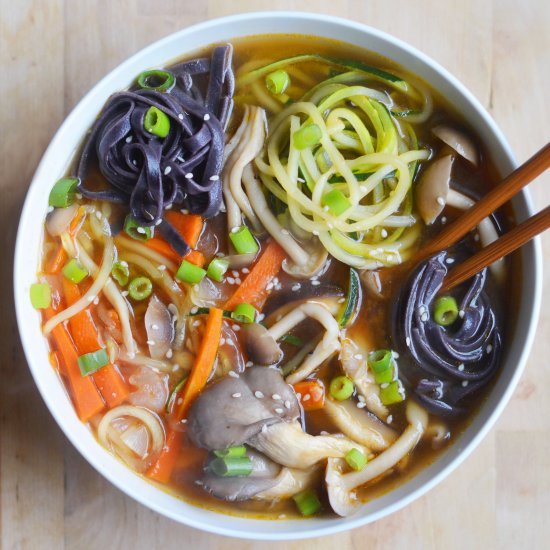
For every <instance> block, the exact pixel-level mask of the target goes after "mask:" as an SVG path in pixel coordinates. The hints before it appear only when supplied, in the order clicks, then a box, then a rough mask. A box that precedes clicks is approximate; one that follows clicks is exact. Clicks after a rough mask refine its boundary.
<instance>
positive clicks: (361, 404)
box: [357, 401, 367, 409]
mask: <svg viewBox="0 0 550 550" xmlns="http://www.w3.org/2000/svg"><path fill="white" fill-rule="evenodd" d="M366 406H367V404H366V403H365V402H364V401H359V403H357V408H358V409H364V408H365V407H366Z"/></svg>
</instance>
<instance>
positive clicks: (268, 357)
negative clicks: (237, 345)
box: [242, 323, 283, 365]
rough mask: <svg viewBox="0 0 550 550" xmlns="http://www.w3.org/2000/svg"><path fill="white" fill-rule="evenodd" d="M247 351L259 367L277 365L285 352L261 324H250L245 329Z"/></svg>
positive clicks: (243, 331)
mask: <svg viewBox="0 0 550 550" xmlns="http://www.w3.org/2000/svg"><path fill="white" fill-rule="evenodd" d="M242 335H243V337H244V341H245V346H246V351H247V353H248V357H249V358H250V360H251V361H252V362H253V363H255V364H257V365H275V364H276V363H278V362H279V361H280V360H281V358H282V356H283V352H282V350H281V348H280V346H279V344H277V340H275V338H273V336H272V335H271V334H270V333H269V331H268V330H267V329H266V328H265V327H264V326H263V325H260V324H259V323H250V324H247V325H245V326H244V327H243V329H242Z"/></svg>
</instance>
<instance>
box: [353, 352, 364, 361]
mask: <svg viewBox="0 0 550 550" xmlns="http://www.w3.org/2000/svg"><path fill="white" fill-rule="evenodd" d="M353 357H354V358H355V359H358V360H361V359H363V356H362V355H361V354H360V353H356V354H355V355H354V356H353Z"/></svg>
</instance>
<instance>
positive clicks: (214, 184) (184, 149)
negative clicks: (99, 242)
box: [77, 45, 234, 255]
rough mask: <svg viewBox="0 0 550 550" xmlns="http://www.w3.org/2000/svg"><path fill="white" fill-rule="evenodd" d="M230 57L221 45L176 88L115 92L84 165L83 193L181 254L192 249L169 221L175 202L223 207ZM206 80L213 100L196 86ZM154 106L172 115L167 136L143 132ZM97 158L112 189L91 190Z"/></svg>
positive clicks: (184, 66)
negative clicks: (121, 211) (121, 209)
mask: <svg viewBox="0 0 550 550" xmlns="http://www.w3.org/2000/svg"><path fill="white" fill-rule="evenodd" d="M231 53H232V49H231V46H230V45H225V46H220V47H217V48H215V49H214V51H213V53H212V56H211V58H201V59H193V60H192V61H187V62H185V63H181V64H179V65H177V66H175V67H173V68H172V69H171V70H170V71H171V72H172V73H173V75H174V77H175V85H174V86H173V87H172V89H170V90H169V91H165V92H162V91H157V90H146V89H135V90H130V91H126V92H119V93H115V94H113V95H112V96H111V97H110V98H109V101H108V102H107V104H106V105H105V107H104V109H103V112H102V113H101V115H100V117H99V118H98V120H97V121H96V123H95V124H94V126H93V128H92V130H91V133H90V135H89V136H88V139H87V141H86V142H85V144H84V148H83V151H82V155H81V157H80V162H79V165H78V174H77V175H78V177H79V178H80V184H79V190H80V192H81V193H82V194H83V195H84V196H85V197H87V198H90V199H95V200H105V201H110V202H116V203H121V204H124V205H127V206H128V208H129V210H130V212H131V214H132V217H133V218H134V219H135V220H136V222H137V223H138V224H139V225H142V226H149V227H150V226H155V225H156V226H159V227H158V229H159V231H160V232H161V233H162V234H163V236H164V237H165V238H166V239H167V240H168V241H169V242H170V244H171V245H172V246H173V247H174V248H175V249H176V251H177V252H178V253H179V254H182V255H183V254H185V253H186V252H188V250H189V247H188V245H187V243H185V242H184V241H183V239H182V238H181V237H180V236H179V234H178V233H177V231H175V229H174V228H173V227H172V226H171V225H170V224H169V223H168V222H167V221H165V220H164V219H163V216H164V211H165V209H168V208H171V207H172V205H176V206H179V207H180V208H185V209H187V210H189V211H190V212H192V213H194V214H200V215H202V216H204V217H206V218H208V217H211V216H214V215H216V214H217V213H218V211H219V209H220V206H221V201H222V193H221V182H220V178H219V175H220V171H221V169H222V164H223V152H224V127H225V125H226V123H227V121H228V119H229V116H230V114H231V108H232V101H233V100H232V97H233V90H234V76H233V71H232V68H231ZM200 75H208V86H207V88H206V97H203V94H202V93H201V91H200V89H199V86H198V85H197V83H196V82H195V81H196V80H197V77H199V78H200ZM150 107H156V108H158V109H160V110H161V111H163V112H164V113H166V115H168V117H169V118H170V132H169V134H168V135H167V136H166V137H165V138H159V137H157V136H155V135H153V134H150V133H149V132H147V131H146V130H145V129H144V127H143V121H144V117H145V113H146V112H147V110H148V109H149V108H150ZM94 160H95V161H97V164H98V167H99V170H100V172H101V174H102V175H103V176H104V177H105V179H106V180H107V182H108V183H109V184H110V186H111V188H110V189H106V190H101V191H94V190H91V189H88V188H87V187H86V186H85V178H86V174H87V172H88V169H89V166H90V163H91V162H93V161H94Z"/></svg>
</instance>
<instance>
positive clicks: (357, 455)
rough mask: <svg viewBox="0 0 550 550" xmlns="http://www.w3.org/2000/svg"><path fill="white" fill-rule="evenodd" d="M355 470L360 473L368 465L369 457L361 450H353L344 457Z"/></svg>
mask: <svg viewBox="0 0 550 550" xmlns="http://www.w3.org/2000/svg"><path fill="white" fill-rule="evenodd" d="M344 458H345V459H346V462H347V463H348V465H349V466H350V468H352V469H353V470H356V471H358V472H360V471H361V470H362V469H363V468H364V467H365V466H366V464H367V457H366V456H365V455H364V454H363V453H362V452H361V451H360V450H359V449H355V448H354V449H351V451H349V452H348V454H346V456H345V457H344Z"/></svg>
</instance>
